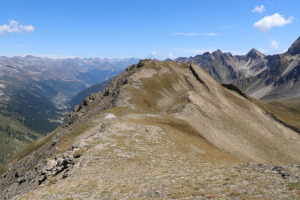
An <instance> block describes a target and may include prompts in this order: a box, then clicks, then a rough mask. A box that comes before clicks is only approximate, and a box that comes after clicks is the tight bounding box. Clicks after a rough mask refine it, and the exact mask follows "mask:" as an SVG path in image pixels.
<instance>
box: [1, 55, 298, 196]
mask: <svg viewBox="0 0 300 200" xmlns="http://www.w3.org/2000/svg"><path fill="white" fill-rule="evenodd" d="M217 53H218V52H216V54H217ZM203 56H208V57H210V55H203ZM224 56H225V55H224ZM227 56H228V57H230V55H227ZM257 56H258V57H261V56H262V55H260V54H259V53H257V52H255V51H254V50H253V52H252V53H251V54H250V55H249V57H251V59H252V58H253V57H257ZM289 116H290V115H289ZM283 119H284V118H282V117H281V116H279V115H278V113H274V112H273V111H272V109H267V107H266V105H265V103H263V102H260V101H258V100H255V99H253V98H251V97H250V96H248V95H247V94H245V93H243V92H242V91H241V90H240V89H238V88H237V87H235V86H233V85H231V84H224V85H223V86H222V85H220V84H219V83H217V82H216V81H215V80H214V79H213V77H211V76H210V75H209V74H208V73H207V72H206V71H205V70H203V69H201V68H200V67H199V66H198V65H196V64H193V63H182V62H177V61H176V62H174V61H164V62H160V61H151V60H143V61H140V62H139V63H138V64H135V65H131V66H129V67H128V68H127V69H126V71H125V72H123V73H121V74H120V75H119V76H117V77H116V78H115V79H114V80H113V81H112V82H111V83H110V84H109V85H108V86H107V87H106V88H105V89H104V90H102V91H101V92H99V93H96V94H92V95H91V96H89V97H87V98H85V99H84V100H83V101H82V102H81V104H80V105H78V106H76V107H75V108H74V109H73V111H72V112H71V113H70V114H69V115H68V116H67V117H66V118H65V120H64V122H63V124H62V125H61V126H60V127H59V128H57V129H56V130H55V131H54V132H52V133H51V134H50V135H48V136H46V137H44V138H42V139H39V140H37V141H36V142H34V143H33V144H32V145H30V146H29V147H28V148H27V149H25V150H24V151H23V152H21V153H20V154H18V155H17V156H16V157H15V158H14V159H13V160H11V161H10V162H9V163H8V164H7V165H5V166H4V167H3V168H2V169H1V177H0V188H1V190H0V191H1V192H0V198H1V199H202V198H203V199H293V198H294V199H297V198H299V197H300V192H299V187H300V183H299V176H300V165H299V161H300V154H299V152H300V135H299V129H297V127H296V126H292V125H290V124H288V122H286V121H284V120H283Z"/></svg>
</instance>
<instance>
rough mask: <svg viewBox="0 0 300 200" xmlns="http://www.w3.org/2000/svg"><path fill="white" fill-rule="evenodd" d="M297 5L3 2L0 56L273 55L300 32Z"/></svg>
mask: <svg viewBox="0 0 300 200" xmlns="http://www.w3.org/2000/svg"><path fill="white" fill-rule="evenodd" d="M255 7H257V8H256V9H255ZM299 8H300V1H299V0H287V1H281V0H277V1H275V0H261V1H256V0H247V1H246V0H244V1H241V0H235V1H233V0H227V1H223V0H219V1H217V0H211V1H204V0H182V1H179V0H159V1H156V0H152V1H146V0H119V1H116V0H107V1H100V0H82V1H79V0H78V1H77V0H72V1H69V0H48V1H47V0H38V1H33V0H26V1H25V0H18V1H17V0H10V1H2V2H1V7H0V43H1V45H0V55H8V56H13V55H27V54H31V55H38V56H48V57H57V58H59V57H68V56H74V57H77V56H78V57H99V58H115V57H117V58H120V57H138V58H147V57H150V58H158V59H165V58H168V57H171V58H174V57H178V56H194V55H196V54H201V53H203V52H206V51H214V50H216V49H221V50H222V51H225V52H232V53H233V54H239V55H241V54H246V53H247V52H248V51H249V50H250V49H252V48H256V49H258V50H260V51H261V52H263V53H265V54H276V53H282V52H283V51H285V50H286V49H287V48H289V46H290V45H291V44H292V43H293V42H294V41H295V40H296V39H297V38H298V37H299V36H300V22H299V19H300V16H299V13H300V12H299ZM254 24H255V25H254Z"/></svg>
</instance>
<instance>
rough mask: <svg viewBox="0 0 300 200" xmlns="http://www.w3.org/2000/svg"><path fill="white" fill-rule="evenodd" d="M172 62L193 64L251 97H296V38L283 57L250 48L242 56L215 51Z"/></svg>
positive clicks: (299, 49)
mask: <svg viewBox="0 0 300 200" xmlns="http://www.w3.org/2000/svg"><path fill="white" fill-rule="evenodd" d="M175 61H180V62H194V63H196V64H198V65H200V66H201V67H202V68H203V69H205V70H206V71H207V72H209V73H210V74H211V75H212V76H213V77H214V78H215V79H216V80H217V81H218V82H219V83H233V84H235V85H236V86H238V87H240V88H241V89H242V90H244V91H245V92H246V93H248V94H249V95H251V96H253V97H255V98H263V99H287V98H297V97H300V82H299V76H300V37H299V38H298V39H297V40H296V41H295V42H294V43H293V45H292V46H291V47H290V48H289V49H288V51H287V52H285V53H283V54H277V55H264V54H262V53H261V52H259V51H258V50H256V49H252V50H251V51H249V53H247V54H246V55H245V56H233V55H232V54H231V53H223V52H222V51H220V50H217V51H214V52H213V53H209V52H206V53H204V54H202V55H197V56H194V57H189V58H187V57H179V58H177V59H175Z"/></svg>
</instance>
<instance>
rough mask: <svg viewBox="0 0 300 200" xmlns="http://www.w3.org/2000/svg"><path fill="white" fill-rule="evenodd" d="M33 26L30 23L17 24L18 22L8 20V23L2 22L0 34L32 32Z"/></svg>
mask: <svg viewBox="0 0 300 200" xmlns="http://www.w3.org/2000/svg"><path fill="white" fill-rule="evenodd" d="M34 29H35V28H34V27H33V26H32V25H19V22H17V21H15V20H9V24H3V25H2V26H0V34H5V33H23V32H28V33H29V32H33V31H34Z"/></svg>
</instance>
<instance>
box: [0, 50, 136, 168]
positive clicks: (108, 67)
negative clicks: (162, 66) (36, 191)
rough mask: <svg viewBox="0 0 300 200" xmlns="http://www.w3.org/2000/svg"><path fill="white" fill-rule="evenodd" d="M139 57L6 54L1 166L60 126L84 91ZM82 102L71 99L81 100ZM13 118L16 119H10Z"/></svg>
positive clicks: (1, 83) (0, 93)
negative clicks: (22, 55) (51, 56)
mask: <svg viewBox="0 0 300 200" xmlns="http://www.w3.org/2000/svg"><path fill="white" fill-rule="evenodd" d="M138 61H139V59H137V58H126V59H98V58H95V59H92V58H74V59H71V58H69V59H49V58H40V57H35V56H26V57H20V56H15V57H5V56H1V57H0V119H1V120H0V138H3V139H2V140H1V142H0V165H1V162H4V161H5V160H6V159H9V158H10V157H11V156H12V155H13V154H14V153H15V152H16V151H15V150H16V149H20V148H23V147H24V146H26V145H28V144H29V143H31V142H32V141H33V139H36V138H37V137H39V136H40V134H42V135H45V134H47V133H49V132H51V131H53V130H54V129H55V128H56V127H57V126H59V124H60V123H61V122H62V120H63V118H64V116H65V115H66V114H67V113H68V110H71V109H73V105H72V106H71V107H70V106H69V104H68V102H69V101H70V100H71V99H72V98H73V97H75V96H76V95H77V94H78V93H79V92H81V91H82V90H84V89H86V88H88V87H90V86H92V85H95V84H98V83H101V82H103V81H105V80H107V79H109V78H111V77H113V76H115V75H117V74H119V73H120V72H121V71H123V70H124V69H125V68H126V67H127V66H128V65H131V64H134V63H137V62H138ZM88 95H89V94H88ZM82 98H84V97H82ZM81 100H82V99H78V100H77V101H76V100H75V101H74V100H73V101H72V102H76V103H77V104H79V103H80V102H81ZM9 121H11V123H7V122H9ZM37 133H39V134H37ZM17 135H18V137H16V136H17ZM28 135H29V136H28ZM32 135H33V136H32ZM30 136H31V137H30ZM2 147H3V148H2ZM3 149H5V151H4V150H3ZM4 157H5V159H4Z"/></svg>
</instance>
